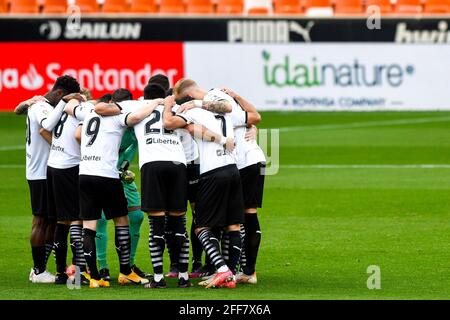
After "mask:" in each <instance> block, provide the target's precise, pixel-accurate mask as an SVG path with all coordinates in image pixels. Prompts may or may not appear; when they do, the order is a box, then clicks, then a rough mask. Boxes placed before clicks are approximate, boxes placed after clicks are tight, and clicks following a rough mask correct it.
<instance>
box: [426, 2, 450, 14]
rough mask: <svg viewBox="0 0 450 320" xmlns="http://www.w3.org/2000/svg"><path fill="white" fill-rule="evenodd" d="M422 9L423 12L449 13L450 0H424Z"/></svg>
mask: <svg viewBox="0 0 450 320" xmlns="http://www.w3.org/2000/svg"><path fill="white" fill-rule="evenodd" d="M423 11H424V12H425V13H449V12H450V0H426V2H425V7H424V9H423Z"/></svg>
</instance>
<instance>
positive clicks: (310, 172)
mask: <svg viewBox="0 0 450 320" xmlns="http://www.w3.org/2000/svg"><path fill="white" fill-rule="evenodd" d="M262 116H263V122H262V124H261V127H262V128H283V129H282V130H281V133H280V170H279V173H278V174H276V175H272V176H268V177H267V179H266V188H265V197H264V208H263V209H262V210H261V211H260V220H261V225H262V236H263V238H262V245H261V250H260V256H259V260H258V267H257V269H258V281H259V283H258V285H256V286H238V288H237V289H235V290H229V289H221V290H214V289H212V290H206V289H204V288H201V287H198V286H196V287H194V288H190V289H185V290H181V289H177V288H175V282H174V281H170V280H169V286H170V288H169V289H167V290H156V291H155V290H145V289H143V288H139V287H119V286H118V285H117V283H112V287H111V288H107V289H97V290H92V289H88V288H82V289H80V290H69V289H67V288H66V287H65V286H55V285H39V284H30V283H29V281H28V273H29V271H30V267H31V264H32V260H31V255H30V248H29V240H28V237H29V232H30V222H31V213H30V205H29V195H28V187H27V184H26V180H25V168H24V163H25V155H24V150H23V146H24V143H25V118H24V117H18V116H14V115H12V114H11V113H2V114H0V138H1V139H0V141H1V144H0V173H1V177H2V180H1V183H0V199H1V202H0V276H1V281H0V298H1V299H447V298H448V297H449V295H448V293H449V291H450V290H449V289H450V223H449V222H450V165H447V166H446V164H450V123H449V122H450V113H444V112H439V113H425V112H417V113H401V112H391V113H387V112H386V113H385V112H377V113H351V112H347V113H267V112H266V113H263V114H262ZM20 147H22V149H21V148H20ZM421 164H432V165H435V166H431V167H421V166H420V165H421ZM324 165H325V166H324ZM134 168H135V169H136V167H134ZM135 171H137V170H135ZM189 217H190V213H189ZM109 231H110V232H111V234H112V225H110V229H109ZM147 235H148V225H147V222H146V221H145V222H144V224H143V226H142V233H141V242H140V244H139V249H138V255H137V262H138V265H139V266H141V267H142V268H143V269H145V270H148V271H151V265H150V259H149V253H148V249H147ZM108 254H109V261H110V265H111V266H112V274H113V275H116V274H117V264H118V262H117V257H116V254H115V252H114V248H113V243H112V242H111V243H110V247H109V253H108ZM70 256H71V254H70V253H69V257H70ZM167 260H168V259H167V255H166V256H165V262H166V270H167ZM369 265H377V266H379V267H380V268H381V289H380V290H369V289H368V288H367V285H366V283H367V278H368V277H369V274H367V267H368V266H369ZM49 269H50V270H51V271H54V260H53V258H51V259H50V261H49Z"/></svg>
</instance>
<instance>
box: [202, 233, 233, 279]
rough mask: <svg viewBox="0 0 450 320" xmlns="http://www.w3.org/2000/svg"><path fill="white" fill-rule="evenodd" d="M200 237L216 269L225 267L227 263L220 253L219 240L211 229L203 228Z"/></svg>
mask: <svg viewBox="0 0 450 320" xmlns="http://www.w3.org/2000/svg"><path fill="white" fill-rule="evenodd" d="M198 239H199V240H200V242H201V244H202V246H203V249H204V250H205V252H206V255H207V256H208V257H209V258H210V259H211V262H212V264H214V266H215V267H216V269H217V270H219V269H223V267H224V266H226V263H225V260H224V259H223V257H222V255H221V254H220V245H219V241H218V240H217V238H215V237H214V235H213V233H212V232H211V230H209V229H203V230H202V231H200V232H199V233H198ZM219 271H220V270H219Z"/></svg>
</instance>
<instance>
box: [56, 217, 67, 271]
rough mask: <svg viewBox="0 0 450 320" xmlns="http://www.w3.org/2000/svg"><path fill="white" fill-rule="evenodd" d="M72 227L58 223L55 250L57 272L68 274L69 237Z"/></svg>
mask: <svg viewBox="0 0 450 320" xmlns="http://www.w3.org/2000/svg"><path fill="white" fill-rule="evenodd" d="M69 228H70V226H69V225H67V224H61V223H57V224H56V228H55V238H54V250H55V260H56V272H57V273H64V272H66V263H67V236H68V235H69Z"/></svg>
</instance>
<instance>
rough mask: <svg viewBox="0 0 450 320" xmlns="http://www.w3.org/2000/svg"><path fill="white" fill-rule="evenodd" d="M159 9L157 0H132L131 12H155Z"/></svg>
mask: <svg viewBox="0 0 450 320" xmlns="http://www.w3.org/2000/svg"><path fill="white" fill-rule="evenodd" d="M157 11H158V6H157V5H156V2H155V0H131V6H130V12H140V13H153V12H157Z"/></svg>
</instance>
